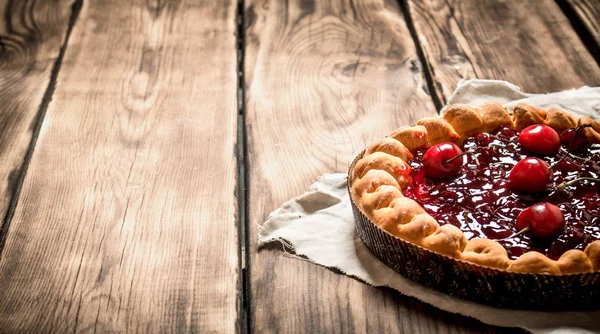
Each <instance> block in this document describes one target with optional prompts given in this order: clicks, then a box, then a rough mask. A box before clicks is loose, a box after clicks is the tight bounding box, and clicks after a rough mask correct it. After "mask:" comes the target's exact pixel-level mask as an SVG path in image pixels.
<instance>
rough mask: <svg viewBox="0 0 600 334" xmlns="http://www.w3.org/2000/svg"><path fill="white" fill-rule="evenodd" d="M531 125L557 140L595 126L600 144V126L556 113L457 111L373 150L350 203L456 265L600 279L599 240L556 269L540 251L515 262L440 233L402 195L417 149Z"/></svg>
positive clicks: (479, 242)
mask: <svg viewBox="0 0 600 334" xmlns="http://www.w3.org/2000/svg"><path fill="white" fill-rule="evenodd" d="M533 124H546V125H548V126H550V127H552V128H554V129H555V130H556V131H557V132H558V133H561V132H562V131H564V130H566V129H568V128H573V127H576V126H578V125H583V124H590V125H591V126H590V127H586V128H584V129H585V134H586V136H587V137H588V138H589V139H590V140H591V141H592V142H594V143H598V142H600V123H598V122H596V121H595V120H593V119H591V118H590V117H583V118H577V117H575V116H573V115H571V114H569V113H567V112H565V111H563V110H560V109H556V108H550V109H548V110H542V109H538V108H536V107H533V106H530V105H526V104H518V105H517V106H515V107H514V109H513V113H512V115H511V114H509V112H508V111H507V110H506V109H505V108H504V107H502V106H501V105H499V104H496V103H485V104H483V105H481V106H479V107H471V106H467V105H459V104H457V105H451V106H449V107H448V108H447V109H446V110H445V113H444V115H443V116H442V117H434V118H424V119H422V120H420V121H418V122H417V124H416V125H415V126H412V127H403V128H400V129H398V130H396V131H394V132H393V133H392V134H391V135H390V136H388V137H385V138H383V139H381V140H380V141H378V142H377V143H375V144H373V145H371V146H370V147H368V148H367V149H366V151H365V152H364V154H363V155H362V157H360V158H359V159H358V160H357V161H356V162H355V164H353V168H351V169H350V171H349V178H350V180H349V185H350V195H351V198H352V201H353V202H354V204H355V205H356V206H357V207H358V209H359V210H360V211H361V212H362V213H363V214H364V215H365V216H366V217H367V218H368V219H369V220H371V221H372V222H373V223H374V224H376V225H377V226H379V227H380V228H381V229H383V230H385V231H387V232H388V233H390V234H392V235H394V236H396V237H399V238H401V239H403V240H405V241H408V242H410V243H412V244H415V245H418V246H421V247H424V248H426V249H428V250H430V251H433V252H435V253H438V254H442V255H445V256H449V257H451V258H454V259H460V260H464V261H467V262H470V263H474V264H476V265H479V266H484V267H489V268H494V269H500V270H505V271H509V272H515V273H531V274H553V275H560V274H574V273H587V272H597V271H600V240H596V241H594V242H592V243H590V244H589V245H588V246H587V247H586V248H585V250H584V251H580V250H576V249H572V250H569V251H567V252H565V253H564V254H563V255H562V256H561V257H560V258H559V259H558V260H556V261H555V260H552V259H549V258H548V257H546V256H545V255H543V254H541V253H539V252H535V251H529V252H527V253H525V254H523V255H521V256H520V257H519V258H517V259H516V260H511V259H509V257H508V255H507V252H506V250H505V249H504V247H502V246H501V245H500V244H499V243H497V242H496V241H493V240H490V239H484V238H481V239H472V240H467V239H466V237H465V236H464V234H463V232H462V231H461V230H460V229H459V228H457V227H455V226H454V225H451V224H445V225H440V224H439V223H438V222H437V221H436V220H435V219H434V218H433V217H431V216H430V215H429V214H427V213H426V212H425V210H424V209H423V208H422V207H421V206H420V205H419V204H418V203H417V202H415V201H414V200H412V199H409V198H407V197H404V196H403V194H402V188H403V187H404V186H405V185H406V184H407V183H408V182H410V177H411V175H410V167H409V165H408V160H409V159H411V158H412V157H413V154H414V153H415V152H416V150H418V149H419V148H423V147H426V146H427V145H435V144H438V143H441V142H454V143H456V144H458V145H460V144H462V142H463V141H464V140H465V139H466V138H468V137H470V136H472V135H474V134H476V133H479V132H491V131H494V130H495V129H497V128H499V127H501V126H506V127H510V128H513V129H516V130H517V131H521V130H522V129H524V128H526V127H527V126H529V125H533Z"/></svg>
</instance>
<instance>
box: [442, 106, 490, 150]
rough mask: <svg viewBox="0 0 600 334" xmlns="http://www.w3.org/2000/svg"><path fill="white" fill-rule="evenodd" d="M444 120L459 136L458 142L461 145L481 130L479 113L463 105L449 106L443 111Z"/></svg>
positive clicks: (481, 122)
mask: <svg viewBox="0 0 600 334" xmlns="http://www.w3.org/2000/svg"><path fill="white" fill-rule="evenodd" d="M443 118H444V120H446V122H448V123H449V124H450V125H452V127H453V128H454V130H455V131H456V133H458V135H459V136H460V139H459V141H460V142H461V143H462V141H464V140H465V139H467V138H468V137H470V136H472V135H474V134H476V133H477V132H481V129H482V128H483V119H482V118H481V116H480V114H479V112H478V111H477V110H476V109H474V108H471V107H469V106H467V105H464V104H455V105H451V106H449V107H448V108H447V109H446V111H444V116H443Z"/></svg>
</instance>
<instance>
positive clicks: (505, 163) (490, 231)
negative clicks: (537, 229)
mask: <svg viewBox="0 0 600 334" xmlns="http://www.w3.org/2000/svg"><path fill="white" fill-rule="evenodd" d="M462 148H463V150H464V151H469V152H474V154H469V155H465V156H464V157H463V161H464V165H463V167H462V168H461V172H460V174H458V175H457V176H455V177H451V178H448V179H444V180H432V179H429V178H428V177H426V176H425V173H424V171H423V168H422V166H423V164H422V161H421V159H422V157H423V154H424V152H425V151H426V150H420V151H419V152H417V154H416V155H415V157H414V158H413V159H412V160H411V161H410V162H409V163H410V165H411V167H412V169H413V178H412V184H410V185H409V186H407V187H405V189H404V190H403V193H404V195H405V196H406V197H409V198H412V199H414V200H415V201H417V203H419V204H420V205H421V206H422V207H423V208H425V211H427V213H429V214H430V215H431V216H433V217H434V218H435V219H436V220H437V221H438V222H439V223H440V224H452V225H455V226H456V227H459V228H460V229H461V230H462V231H463V232H464V234H465V236H466V237H467V239H476V238H488V239H492V240H496V241H497V242H499V243H500V244H501V245H502V246H504V248H506V250H507V252H508V255H509V257H510V258H512V259H515V258H518V257H519V256H520V255H521V254H523V253H525V252H528V251H531V250H535V251H538V252H540V253H542V254H545V255H546V256H548V257H549V258H551V259H558V258H559V257H560V256H561V255H562V254H563V253H564V252H566V251H567V250H569V249H581V250H583V249H584V248H585V247H586V246H587V245H588V244H589V243H591V242H592V241H594V240H598V239H600V183H599V182H596V183H594V182H590V181H583V182H578V183H576V184H574V185H572V186H569V187H567V188H566V189H565V191H558V190H557V189H556V186H557V185H559V184H560V183H562V182H563V181H570V180H574V179H576V178H579V177H595V178H598V177H599V176H600V167H599V166H600V145H592V147H591V148H589V149H588V151H587V152H585V153H584V154H583V155H584V156H585V157H587V158H588V160H587V161H586V160H581V159H577V158H573V157H571V156H569V157H567V158H565V159H564V160H563V161H562V162H560V163H559V164H558V165H557V166H556V167H554V168H553V174H554V175H553V179H552V182H551V183H550V184H549V186H548V188H547V192H544V193H539V194H533V195H532V194H518V193H515V192H513V191H512V190H510V188H509V187H508V176H509V174H510V171H511V169H512V167H513V166H514V165H515V164H516V163H517V162H519V161H520V160H522V159H523V158H526V157H528V156H535V155H534V154H531V153H529V152H526V151H525V150H524V149H523V148H522V147H521V145H520V144H519V141H518V132H517V131H515V130H512V129H509V128H501V129H499V130H497V131H495V132H493V133H490V134H487V133H479V134H477V135H475V136H473V137H470V138H468V139H467V140H466V141H465V143H464V145H463V147H462ZM566 154H567V153H566V149H565V148H564V147H562V148H561V150H560V152H559V153H558V154H556V156H552V157H540V158H541V159H543V160H545V161H547V162H548V163H550V164H553V163H554V162H556V161H558V160H559V159H560V158H562V157H563V156H564V155H566ZM580 156H581V154H580ZM538 202H550V203H553V204H555V205H557V206H558V207H559V208H560V209H561V210H562V212H563V214H564V216H565V220H566V228H565V229H564V231H563V232H562V234H561V235H560V236H559V237H558V238H556V239H552V240H547V241H540V240H536V239H532V238H531V237H530V235H529V234H527V233H525V234H522V235H518V236H514V237H511V235H513V234H514V233H515V232H517V231H516V229H515V223H516V219H517V216H518V215H519V213H520V212H521V211H522V210H523V209H525V208H526V207H528V206H530V205H532V204H535V203H538Z"/></svg>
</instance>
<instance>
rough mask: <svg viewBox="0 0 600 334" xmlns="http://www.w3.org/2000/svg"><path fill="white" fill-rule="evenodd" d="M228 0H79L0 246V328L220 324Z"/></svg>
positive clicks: (230, 87)
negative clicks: (0, 246)
mask: <svg viewBox="0 0 600 334" xmlns="http://www.w3.org/2000/svg"><path fill="white" fill-rule="evenodd" d="M235 15H236V3H235V2H234V1H233V0H229V1H218V2H216V1H209V0H202V1H201V0H196V1H193V0H189V1H185V0H182V1H170V2H153V1H144V0H137V1H118V0H105V1H86V2H85V3H84V7H83V9H82V11H81V14H80V17H79V19H78V21H77V24H76V26H75V28H74V30H73V33H72V35H71V38H70V41H69V44H68V48H67V51H66V55H65V58H64V63H63V65H62V69H61V72H60V74H59V76H58V81H57V86H56V91H55V93H54V95H53V98H52V102H51V103H50V105H49V108H48V111H47V115H46V118H45V120H44V123H43V127H42V129H41V132H40V135H39V139H38V144H37V146H36V148H35V152H34V155H33V157H32V160H31V163H30V166H29V169H28V172H27V176H26V178H25V180H24V184H23V188H22V193H21V197H20V202H19V203H18V206H17V208H16V211H15V215H14V218H13V221H12V223H11V227H10V230H9V235H8V239H7V242H6V246H5V249H4V252H3V254H2V258H1V259H0V286H1V287H2V289H0V331H2V332H61V333H62V332H79V331H82V332H84V331H85V332H92V331H93V332H96V331H99V332H126V331H131V332H150V333H157V332H168V331H169V332H170V331H173V332H175V331H177V332H188V331H191V332H213V331H214V332H234V331H235V330H236V328H237V324H236V321H237V317H238V314H237V296H238V292H237V281H238V256H237V254H238V248H237V246H238V243H237V238H238V236H237V224H236V220H235V219H236V215H237V212H236V211H237V210H236V209H237V202H236V199H235V190H236V184H237V183H236V159H235V138H236V121H237V109H236V103H235V102H236V101H235V96H236V87H237V82H236V79H237V78H236V74H237V73H236V54H235V36H234V33H235Z"/></svg>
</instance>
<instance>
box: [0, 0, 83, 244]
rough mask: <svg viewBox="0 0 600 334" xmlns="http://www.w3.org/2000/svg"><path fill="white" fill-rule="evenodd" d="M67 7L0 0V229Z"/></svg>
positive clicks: (66, 4) (64, 4)
mask: <svg viewBox="0 0 600 334" xmlns="http://www.w3.org/2000/svg"><path fill="white" fill-rule="evenodd" d="M72 3H73V1H72V0H68V1H33V0H2V1H0V17H1V18H2V19H1V20H0V106H1V107H0V217H1V218H0V219H2V220H1V221H0V231H2V227H3V224H4V217H5V216H6V212H7V210H8V207H9V204H10V201H11V199H12V197H13V195H14V192H15V187H16V183H17V180H18V178H19V174H20V173H21V166H22V165H23V160H24V158H25V155H26V152H27V149H28V147H29V144H30V142H31V139H32V132H33V128H34V124H35V122H36V119H37V115H38V112H39V110H40V105H42V104H43V103H42V100H43V96H44V94H45V92H46V90H47V88H48V85H49V83H50V77H51V71H52V68H53V66H54V64H55V62H56V59H57V58H58V56H59V53H60V48H61V46H62V44H63V40H64V37H65V34H66V31H67V27H68V25H69V16H70V15H71V5H72ZM43 107H44V106H43V105H42V108H43ZM0 233H1V232H0ZM1 237H2V236H0V239H1ZM0 247H1V246H0Z"/></svg>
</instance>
